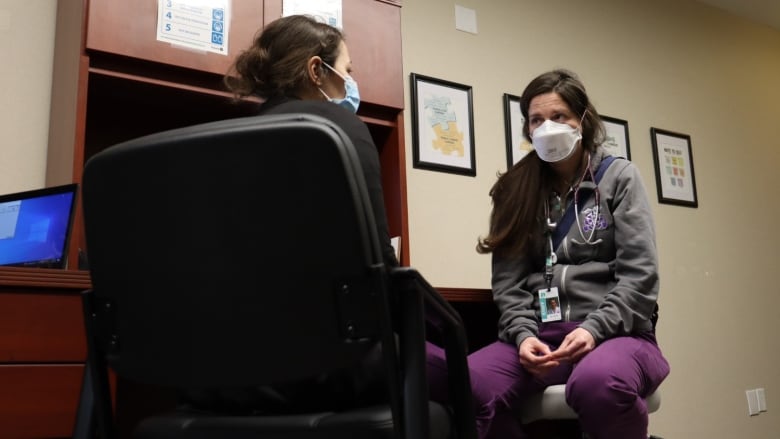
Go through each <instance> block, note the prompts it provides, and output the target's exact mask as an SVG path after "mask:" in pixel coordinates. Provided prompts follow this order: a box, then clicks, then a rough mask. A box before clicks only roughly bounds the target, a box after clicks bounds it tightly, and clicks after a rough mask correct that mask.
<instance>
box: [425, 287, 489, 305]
mask: <svg viewBox="0 0 780 439" xmlns="http://www.w3.org/2000/svg"><path fill="white" fill-rule="evenodd" d="M436 290H437V291H438V292H439V293H440V294H441V295H442V297H444V298H445V299H447V300H448V301H450V302H492V301H493V293H492V292H491V290H489V289H477V288H440V287H437V288H436Z"/></svg>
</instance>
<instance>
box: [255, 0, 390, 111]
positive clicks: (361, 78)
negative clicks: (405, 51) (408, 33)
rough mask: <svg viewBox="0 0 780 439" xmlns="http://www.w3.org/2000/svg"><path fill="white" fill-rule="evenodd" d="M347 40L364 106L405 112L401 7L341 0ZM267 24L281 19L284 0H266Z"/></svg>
mask: <svg viewBox="0 0 780 439" xmlns="http://www.w3.org/2000/svg"><path fill="white" fill-rule="evenodd" d="M342 5H343V8H344V10H343V17H342V18H343V20H344V29H343V31H344V38H345V39H346V42H347V46H349V54H350V58H352V66H353V68H354V69H355V70H354V73H353V76H354V77H355V80H356V81H357V82H358V84H359V85H360V99H361V100H362V101H363V102H367V103H371V104H377V105H381V106H384V107H390V108H395V109H399V110H402V109H403V108H404V84H403V62H402V59H401V5H400V2H397V1H388V0H342ZM264 15H265V23H266V24H268V23H270V22H271V21H274V20H276V19H277V18H279V17H281V16H282V0H265V14H264Z"/></svg>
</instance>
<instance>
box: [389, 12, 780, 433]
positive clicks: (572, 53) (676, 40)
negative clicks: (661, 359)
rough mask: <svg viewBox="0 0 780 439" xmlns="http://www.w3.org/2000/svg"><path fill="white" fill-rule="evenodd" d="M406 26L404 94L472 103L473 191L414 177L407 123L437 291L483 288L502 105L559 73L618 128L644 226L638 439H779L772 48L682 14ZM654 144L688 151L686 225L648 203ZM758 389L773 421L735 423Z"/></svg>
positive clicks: (414, 248)
mask: <svg viewBox="0 0 780 439" xmlns="http://www.w3.org/2000/svg"><path fill="white" fill-rule="evenodd" d="M456 3H457V4H459V5H461V6H465V7H468V8H471V9H474V10H476V13H477V19H478V30H479V33H478V34H477V35H472V34H468V33H465V32H461V31H457V30H455V28H454V9H455V8H454V5H455V4H456ZM402 14H403V15H402V26H403V34H402V37H403V58H404V72H405V74H406V75H407V77H408V74H409V73H412V72H414V73H419V74H423V75H427V76H433V77H437V78H442V79H447V80H450V81H454V82H458V83H462V84H467V85H471V86H472V87H473V105H474V125H475V127H474V134H475V139H476V150H477V152H476V162H477V177H476V178H472V177H464V176H456V175H452V174H445V173H438V172H432V171H426V170H419V169H414V168H412V164H411V162H412V159H411V157H412V154H411V145H412V141H411V118H410V111H407V112H406V127H407V131H406V140H407V157H408V163H407V166H408V168H407V183H408V191H409V193H408V200H409V224H410V234H411V237H410V238H411V245H410V247H411V249H410V250H411V259H412V265H414V266H415V267H417V268H419V269H420V270H421V272H422V273H423V274H424V275H425V276H426V277H427V278H428V280H429V281H431V283H433V284H434V285H437V286H442V287H470V288H488V287H489V285H490V266H489V265H490V260H489V257H487V256H480V255H477V254H476V252H475V251H474V245H475V243H476V238H477V236H478V235H480V234H483V233H484V232H485V231H486V228H487V218H488V214H489V211H490V200H489V198H488V191H489V189H490V186H491V185H492V184H493V182H494V181H495V175H496V172H498V171H505V168H506V164H505V163H506V158H505V142H504V125H503V113H502V100H501V99H502V95H503V93H512V94H517V95H519V94H520V93H521V92H522V90H523V87H524V86H525V84H527V82H528V81H529V80H530V79H532V78H533V77H534V76H536V75H537V74H539V73H541V72H543V71H546V70H549V69H551V68H555V67H566V68H569V69H572V70H574V71H575V72H577V73H578V74H579V75H580V77H581V79H582V80H583V81H584V82H585V84H586V86H587V88H588V91H589V95H590V97H591V98H592V99H593V100H594V102H595V104H596V108H597V109H598V110H599V111H600V112H601V113H603V114H606V115H609V116H613V117H618V118H622V119H626V120H628V122H629V131H630V144H631V156H632V159H633V161H634V162H635V163H636V164H637V165H638V166H639V169H640V170H641V172H642V174H643V176H644V180H645V185H646V187H647V191H648V195H649V197H650V199H651V202H652V203H653V210H654V212H655V214H656V222H657V228H658V246H659V250H660V262H661V279H662V289H661V298H660V306H661V322H660V328H659V340H660V343H661V346H662V348H663V350H664V351H665V353H666V355H667V357H668V359H669V361H670V363H671V366H672V373H671V375H670V377H669V378H668V379H667V381H666V382H665V383H664V385H663V386H662V392H663V393H662V395H663V403H662V408H661V410H660V411H659V412H658V413H656V414H654V415H652V417H651V432H652V433H654V434H656V435H660V436H662V437H665V438H713V439H714V438H724V439H726V438H733V437H743V438H751V439H755V438H767V439H769V438H776V437H777V435H778V433H777V432H778V431H780V411H778V410H780V408H778V407H780V406H779V404H780V402H779V401H780V396H778V395H780V376H779V374H778V373H777V365H778V361H779V360H780V349H778V348H779V347H780V346H779V344H778V342H777V339H776V337H775V335H774V333H776V332H777V329H776V327H775V325H776V323H777V322H778V318H777V314H776V313H777V312H778V310H780V287H778V284H777V282H776V271H777V263H778V257H777V249H778V247H780V246H779V244H780V238H779V237H778V236H779V235H778V233H777V232H776V231H775V229H776V227H775V226H773V224H775V223H776V221H777V218H778V216H780V209H778V202H777V200H776V199H777V196H778V192H779V188H780V185H778V183H777V169H778V168H780V137H778V134H777V119H778V115H780V109H779V108H778V103H780V84H778V80H779V79H780V31H778V30H775V29H771V28H769V27H766V26H763V25H758V24H755V23H751V22H748V21H746V20H742V19H738V18H735V17H733V16H730V15H727V14H726V13H724V12H720V11H718V10H716V9H712V8H710V7H707V6H704V5H701V4H698V3H694V2H691V1H687V0H686V1H680V0H590V1H577V0H568V1H567V0H544V1H542V0H534V1H531V0H524V1H517V0H490V1H484V0H482V1H478V0H457V2H456V1H453V0H409V1H405V2H404V5H403V9H402ZM408 90H409V84H408V80H407V84H406V91H407V98H406V99H407V108H410V104H409V94H408ZM650 127H658V128H663V129H667V130H672V131H677V132H682V133H686V134H689V135H690V136H691V138H692V149H693V157H694V166H695V177H696V184H697V186H698V199H699V208H698V209H691V208H685V207H675V206H671V205H667V204H663V205H659V204H658V203H657V196H656V184H655V177H654V171H653V160H652V153H651V151H652V147H651V143H650V135H649V130H650ZM757 387H763V388H765V390H766V395H767V405H768V408H769V411H768V412H766V413H763V414H761V415H760V416H757V417H749V416H748V414H747V403H746V397H745V390H746V389H752V388H757Z"/></svg>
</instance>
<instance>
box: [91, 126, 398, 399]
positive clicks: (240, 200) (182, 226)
mask: <svg viewBox="0 0 780 439" xmlns="http://www.w3.org/2000/svg"><path fill="white" fill-rule="evenodd" d="M364 188H365V185H364V183H363V174H362V171H361V167H360V164H359V162H358V159H357V156H356V154H355V152H354V151H353V148H352V146H351V143H350V141H349V139H348V138H347V137H346V135H345V134H344V133H343V132H342V131H341V130H340V129H339V128H338V127H336V126H335V125H334V124H332V123H331V122H329V121H327V120H325V119H322V118H319V117H315V116H310V115H300V114H298V115H280V116H261V117H252V118H243V119H233V120H227V121H220V122H214V123H209V124H203V125H198V126H194V127H188V128H183V129H177V130H173V131H168V132H165V133H160V134H155V135H151V136H147V137H143V138H140V139H136V140H132V141H129V142H125V143H123V144H120V145H116V146H113V147H110V148H108V149H106V150H104V151H102V152H100V153H98V154H96V155H95V156H93V157H92V158H91V159H90V160H89V161H88V163H87V164H86V166H85V169H84V175H83V182H82V190H83V206H84V220H85V230H86V239H87V251H88V257H89V261H90V271H91V275H92V283H93V290H94V295H95V298H96V303H97V305H96V310H97V311H96V317H95V324H96V326H97V327H98V328H99V331H98V333H99V334H103V335H102V336H101V337H100V343H99V344H100V345H101V347H102V349H103V350H104V351H105V352H106V353H107V360H108V363H109V365H110V366H111V367H112V368H113V369H115V370H116V371H117V373H118V374H120V375H121V376H125V377H127V378H131V379H134V380H137V381H139V382H148V383H154V384H165V385H170V386H177V387H190V388H192V387H231V386H249V385H262V384H268V383H270V382H277V381H286V380H293V379H299V378H303V377H306V376H311V375H314V374H318V373H322V372H325V371H328V370H333V369H336V368H340V367H345V366H347V365H350V364H353V363H355V362H357V361H359V359H360V358H362V357H363V356H364V354H365V353H366V352H367V351H368V350H369V349H370V348H371V347H372V346H374V345H375V344H376V342H377V340H379V339H380V332H381V331H386V332H388V331H389V315H390V314H389V311H388V309H387V297H386V296H387V293H386V282H385V279H386V277H385V276H386V274H385V269H384V267H383V266H382V262H381V261H382V259H381V256H380V251H379V245H378V242H377V237H376V230H375V226H374V219H373V217H372V214H371V209H370V205H369V200H368V196H367V193H366V191H365V189H364Z"/></svg>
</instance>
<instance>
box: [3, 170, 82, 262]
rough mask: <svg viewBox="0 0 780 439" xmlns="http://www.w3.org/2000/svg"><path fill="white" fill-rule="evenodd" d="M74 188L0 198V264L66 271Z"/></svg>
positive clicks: (40, 190)
mask: <svg viewBox="0 0 780 439" xmlns="http://www.w3.org/2000/svg"><path fill="white" fill-rule="evenodd" d="M77 189H78V185H76V184H75V183H73V184H66V185H62V186H55V187H49V188H44V189H36V190H31V191H25V192H18V193H14V194H6V195H0V265H10V266H24V267H44V268H65V266H66V264H67V256H68V240H69V239H70V232H71V227H72V223H73V212H74V209H75V206H76V190H77Z"/></svg>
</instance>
